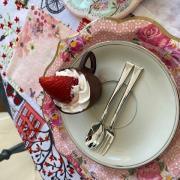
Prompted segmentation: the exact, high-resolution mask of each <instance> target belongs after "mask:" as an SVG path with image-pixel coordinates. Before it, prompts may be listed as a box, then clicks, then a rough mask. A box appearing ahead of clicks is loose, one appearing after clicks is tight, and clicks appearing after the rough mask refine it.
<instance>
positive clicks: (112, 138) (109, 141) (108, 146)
mask: <svg viewBox="0 0 180 180" xmlns="http://www.w3.org/2000/svg"><path fill="white" fill-rule="evenodd" d="M113 140H114V137H112V136H109V140H108V142H107V143H106V144H107V145H106V146H105V148H104V150H103V152H102V155H103V156H104V155H105V154H106V152H107V151H108V150H109V148H110V146H111V144H112V142H113Z"/></svg>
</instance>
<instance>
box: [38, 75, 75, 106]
mask: <svg viewBox="0 0 180 180" xmlns="http://www.w3.org/2000/svg"><path fill="white" fill-rule="evenodd" d="M39 82H40V84H41V86H42V88H43V89H44V90H45V91H46V92H47V93H48V94H49V95H50V96H51V97H52V98H53V99H55V100H57V101H59V102H62V103H69V102H71V100H72V98H73V94H72V92H71V90H72V87H73V86H75V85H77V84H78V79H76V78H74V77H69V76H49V77H40V78H39Z"/></svg>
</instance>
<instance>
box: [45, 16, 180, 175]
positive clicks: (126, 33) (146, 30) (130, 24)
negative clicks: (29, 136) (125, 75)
mask: <svg viewBox="0 0 180 180" xmlns="http://www.w3.org/2000/svg"><path fill="white" fill-rule="evenodd" d="M114 40H116V41H117V40H121V41H122V40H123V41H129V42H133V43H135V44H138V45H140V46H142V47H144V48H146V49H148V50H150V51H151V52H152V53H154V54H155V55H156V56H158V57H159V58H160V59H159V60H158V61H161V62H162V63H164V64H165V65H166V67H167V68H168V69H169V72H171V74H172V75H173V76H174V79H175V81H176V85H177V89H178V91H179V88H180V74H179V66H180V48H179V47H180V42H179V39H178V38H175V37H173V36H171V35H170V34H168V33H167V32H166V31H165V30H164V29H163V28H162V27H161V26H160V25H158V24H157V23H155V22H154V21H152V20H150V19H148V18H141V17H136V18H131V19H126V20H123V21H112V20H109V19H101V20H97V21H95V22H92V23H91V24H89V25H88V26H86V28H85V29H84V30H83V31H81V32H80V33H79V34H77V35H75V36H73V37H70V38H69V39H66V40H65V41H63V42H60V43H59V45H58V48H57V52H56V55H55V58H54V60H53V61H52V63H51V64H50V65H49V66H48V68H47V71H46V75H50V74H54V73H55V71H56V70H58V69H61V68H65V67H68V66H70V65H73V64H76V63H77V62H78V58H79V57H80V55H81V54H82V53H83V51H86V50H87V49H88V48H90V47H91V46H92V45H96V44H97V43H101V42H106V41H109V42H110V43H111V42H112V41H114ZM109 52H110V51H109ZM129 52H130V51H129ZM150 54H151V53H150ZM156 56H155V57H156ZM134 57H135V56H134ZM157 59H158V58H157ZM144 61H146V59H144ZM72 63H73V64H72ZM109 67H111V60H110V61H109ZM163 69H164V67H163ZM107 70H108V69H106V70H102V72H101V73H99V77H100V78H101V80H102V81H103V78H104V77H105V76H104V75H103V71H104V74H106V71H107ZM165 71H166V73H167V70H165ZM151 72H152V73H153V68H152V71H151ZM158 77H159V76H158V73H157V80H158ZM104 80H105V79H104ZM158 82H159V83H160V81H159V80H158ZM109 86H111V85H109ZM162 94H163V90H162ZM176 99H177V98H176ZM52 106H53V104H52V101H51V99H50V98H49V97H48V96H46V97H45V99H44V105H43V111H44V114H45V116H46V117H52V115H53V113H54V112H56V111H55V108H52ZM50 108H51V111H49V109H50ZM81 115H82V116H83V114H81ZM63 117H64V115H63ZM64 118H66V117H64ZM50 120H51V118H50ZM64 120H65V121H66V119H64ZM84 121H85V119H84ZM71 122H72V121H71ZM175 124H176V125H175V127H176V126H177V121H176V123H175ZM65 125H66V128H67V129H68V131H71V130H70V129H69V127H68V125H67V123H66V122H65ZM60 126H61V127H63V125H62V124H61V125H60ZM161 127H162V126H161ZM71 128H72V127H71ZM175 129H176V128H175ZM175 129H174V130H173V132H175ZM152 131H153V130H152ZM61 132H62V133H63V137H68V136H69V135H68V133H67V132H64V131H63V130H61V131H60V132H59V133H60V134H61ZM73 132H78V131H75V130H74V131H73ZM70 134H71V135H72V136H73V137H74V138H73V139H74V140H75V138H76V135H75V134H72V131H71V132H70ZM56 135H57V134H55V138H56ZM157 136H158V134H157ZM169 137H170V136H169ZM176 138H180V137H179V136H178V137H176ZM65 139H66V138H61V140H60V142H58V143H60V144H63V143H66V148H63V147H62V149H61V148H60V147H59V148H60V150H61V152H62V153H64V154H66V155H68V154H71V153H72V151H74V150H76V151H77V153H79V154H81V153H80V151H79V150H77V148H76V146H75V145H72V142H71V140H70V139H68V141H66V140H65ZM171 139H172V136H171V138H170V140H171ZM170 140H169V141H168V143H166V146H165V147H167V145H168V144H169V142H170ZM75 141H76V140H75ZM151 143H153V141H152V142H151ZM68 146H69V148H68ZM78 146H79V144H78ZM150 146H151V144H150ZM79 147H80V146H79ZM172 148H173V147H171V149H172ZM159 150H160V149H159ZM163 150H164V148H163V149H161V150H160V151H159V152H158V153H157V152H156V153H155V154H154V156H151V158H150V159H149V160H152V159H154V158H155V157H157V156H158V155H159V154H160V153H162V151H163ZM83 152H85V151H84V150H83ZM136 152H138V151H136ZM171 153H172V152H171ZM85 154H86V155H88V153H87V152H85ZM90 157H92V156H90ZM84 158H85V159H87V160H88V158H87V157H86V156H84ZM122 158H123V157H122ZM93 159H95V158H93ZM96 160H97V159H96ZM149 160H148V161H147V160H145V161H141V162H139V163H138V165H137V164H136V165H132V164H128V165H127V164H126V165H124V166H123V167H122V166H121V165H122V164H120V165H119V166H118V168H132V167H137V166H140V165H143V164H145V163H147V162H149ZM97 161H98V160H97ZM88 162H89V164H88V165H87V167H89V166H93V165H95V164H94V163H95V162H93V161H89V160H88ZM98 162H101V163H102V161H98ZM103 164H104V163H103ZM106 165H108V166H112V167H117V166H115V165H114V166H113V165H112V164H111V165H110V164H106ZM101 168H103V170H104V171H106V170H108V169H106V167H101ZM107 172H108V171H107ZM118 172H119V171H118V170H116V171H115V173H117V174H118ZM97 173H98V170H97ZM107 176H108V174H107Z"/></svg>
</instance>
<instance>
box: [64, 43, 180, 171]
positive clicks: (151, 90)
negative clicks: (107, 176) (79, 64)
mask: <svg viewBox="0 0 180 180" xmlns="http://www.w3.org/2000/svg"><path fill="white" fill-rule="evenodd" d="M89 50H92V51H93V52H94V53H95V55H96V58H97V71H96V75H97V76H98V77H99V78H100V80H101V82H106V83H103V94H102V97H101V98H100V100H99V101H98V102H97V103H96V104H95V105H94V106H93V107H91V108H89V109H88V110H86V111H84V112H82V113H79V114H75V115H67V114H62V116H63V119H64V123H65V127H66V129H67V131H68V132H69V134H70V136H71V138H72V139H73V141H74V142H75V144H76V145H77V146H78V147H79V149H81V151H82V152H83V153H85V154H86V155H87V156H88V157H90V158H91V159H93V160H95V161H97V162H98V163H101V164H103V165H106V166H110V167H114V168H134V167H138V166H141V165H143V164H146V163H148V162H150V161H151V160H153V159H154V158H156V157H157V156H159V155H160V153H162V152H163V151H164V150H165V148H166V147H167V146H168V144H169V143H170V141H171V139H172V137H173V135H174V133H175V130H176V128H177V124H178V115H179V100H178V94H177V90H176V87H175V84H174V81H173V80H172V78H171V76H170V75H169V73H168V72H167V70H166V69H165V67H164V65H162V64H161V63H160V60H159V59H158V58H157V57H156V56H155V55H153V54H152V53H151V52H149V51H148V50H146V49H144V48H143V47H141V46H138V45H135V44H132V43H129V42H123V41H115V42H105V43H100V44H96V45H95V46H92V47H91V48H90V49H89ZM126 61H130V62H132V63H134V64H136V65H139V66H142V67H143V68H144V73H143V75H142V76H141V78H140V80H139V81H138V82H137V84H136V86H135V87H134V89H133V91H132V93H131V95H130V96H129V98H128V100H127V102H126V103H125V105H124V108H123V109H122V111H120V112H119V115H118V123H117V127H116V131H115V134H116V138H115V140H114V142H113V144H112V146H111V148H110V150H109V151H108V152H107V154H106V155H105V156H102V155H100V154H98V153H96V152H94V151H92V150H89V149H88V148H87V147H86V145H85V143H84V142H85V136H86V134H87V132H88V130H89V129H90V127H91V124H92V123H94V122H97V121H98V119H100V116H101V114H102V112H103V109H104V107H105V105H106V103H107V101H108V99H109V97H110V95H111V94H112V91H113V89H114V88H115V85H116V82H117V80H118V79H119V77H120V74H121V72H122V69H123V66H124V64H125V62H126ZM121 94H122V93H119V96H121ZM118 101H119V98H116V100H115V101H114V103H113V105H112V107H111V113H110V115H109V116H108V118H107V122H106V123H108V122H109V121H110V118H111V117H112V114H113V111H114V110H115V107H116V104H117V103H118Z"/></svg>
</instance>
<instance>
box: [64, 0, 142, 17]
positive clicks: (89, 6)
mask: <svg viewBox="0 0 180 180" xmlns="http://www.w3.org/2000/svg"><path fill="white" fill-rule="evenodd" d="M141 1H142V0H96V1H94V0H64V3H65V5H66V6H67V8H68V9H69V10H70V11H71V12H72V13H74V14H75V15H77V16H80V17H87V18H88V19H91V20H94V19H97V18H101V17H112V18H123V17H125V16H127V15H128V14H129V13H131V12H132V11H133V10H134V9H135V8H136V7H137V6H138V4H139V3H140V2H141Z"/></svg>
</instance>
